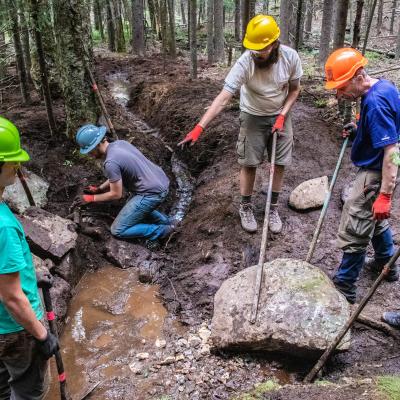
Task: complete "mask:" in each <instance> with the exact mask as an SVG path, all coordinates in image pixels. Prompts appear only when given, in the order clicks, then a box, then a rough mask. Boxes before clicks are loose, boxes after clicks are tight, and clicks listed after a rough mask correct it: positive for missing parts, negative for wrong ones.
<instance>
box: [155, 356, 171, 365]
mask: <svg viewBox="0 0 400 400" xmlns="http://www.w3.org/2000/svg"><path fill="white" fill-rule="evenodd" d="M174 362H175V357H173V356H168V357H167V358H165V359H164V360H162V361H160V362H159V363H158V364H159V365H169V364H173V363H174Z"/></svg>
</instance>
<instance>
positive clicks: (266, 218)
mask: <svg viewBox="0 0 400 400" xmlns="http://www.w3.org/2000/svg"><path fill="white" fill-rule="evenodd" d="M277 135H278V132H275V133H272V150H271V163H270V169H269V182H268V192H267V201H266V203H265V216H264V227H263V232H262V239H261V248H260V258H259V260H258V264H257V277H256V285H255V288H254V298H253V305H252V308H251V315H250V323H252V324H254V323H255V322H256V320H257V311H258V302H259V300H260V291H261V284H262V277H263V270H264V261H265V252H266V247H267V240H268V224H269V210H270V208H271V197H272V182H273V180H274V173H275V153H276V139H277Z"/></svg>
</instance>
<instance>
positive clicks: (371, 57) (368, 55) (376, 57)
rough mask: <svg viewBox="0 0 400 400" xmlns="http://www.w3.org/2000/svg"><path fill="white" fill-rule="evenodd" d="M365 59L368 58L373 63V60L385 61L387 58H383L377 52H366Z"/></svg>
mask: <svg viewBox="0 0 400 400" xmlns="http://www.w3.org/2000/svg"><path fill="white" fill-rule="evenodd" d="M365 57H366V58H368V60H369V61H372V60H381V59H384V58H385V57H384V56H382V55H381V54H379V53H375V51H366V52H365Z"/></svg>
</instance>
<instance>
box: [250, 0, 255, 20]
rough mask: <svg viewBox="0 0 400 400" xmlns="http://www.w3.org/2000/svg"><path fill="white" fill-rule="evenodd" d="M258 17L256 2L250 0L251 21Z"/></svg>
mask: <svg viewBox="0 0 400 400" xmlns="http://www.w3.org/2000/svg"><path fill="white" fill-rule="evenodd" d="M255 15H256V0H249V19H252V18H253V17H254V16H255Z"/></svg>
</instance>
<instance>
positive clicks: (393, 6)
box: [390, 0, 397, 35]
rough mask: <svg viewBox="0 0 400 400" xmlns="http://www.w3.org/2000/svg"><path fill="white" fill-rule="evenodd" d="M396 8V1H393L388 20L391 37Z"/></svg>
mask: <svg viewBox="0 0 400 400" xmlns="http://www.w3.org/2000/svg"><path fill="white" fill-rule="evenodd" d="M396 7H397V0H393V3H392V16H391V18H390V34H391V35H393V32H394V20H395V18H396Z"/></svg>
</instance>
